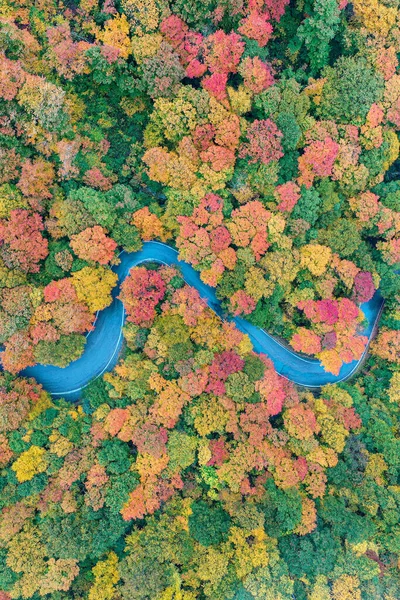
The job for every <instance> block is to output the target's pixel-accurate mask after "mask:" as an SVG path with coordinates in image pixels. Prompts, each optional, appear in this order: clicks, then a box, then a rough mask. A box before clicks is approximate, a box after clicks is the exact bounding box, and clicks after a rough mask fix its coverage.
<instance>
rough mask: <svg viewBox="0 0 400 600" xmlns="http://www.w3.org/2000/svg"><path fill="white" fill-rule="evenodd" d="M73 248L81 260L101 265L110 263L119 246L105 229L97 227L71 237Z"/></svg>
mask: <svg viewBox="0 0 400 600" xmlns="http://www.w3.org/2000/svg"><path fill="white" fill-rule="evenodd" d="M70 243H71V248H72V250H73V251H74V252H75V254H76V255H77V256H79V258H83V259H84V260H88V261H93V262H98V263H99V264H101V265H106V264H107V263H109V262H110V261H111V260H112V258H113V256H114V251H115V249H116V247H117V244H116V243H115V242H114V240H113V239H112V238H110V237H108V236H107V234H106V232H105V230H104V228H103V227H100V226H99V225H95V226H94V227H88V228H87V229H84V230H83V231H81V232H80V233H78V234H76V235H73V236H71V242H70Z"/></svg>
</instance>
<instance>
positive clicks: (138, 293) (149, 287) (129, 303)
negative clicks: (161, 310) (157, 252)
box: [119, 267, 166, 327]
mask: <svg viewBox="0 0 400 600" xmlns="http://www.w3.org/2000/svg"><path fill="white" fill-rule="evenodd" d="M165 289H166V287H165V282H164V280H163V279H162V278H161V277H160V275H159V274H158V273H157V272H156V271H148V270H147V269H146V268H145V267H135V268H134V269H132V270H131V272H130V275H129V277H127V278H126V279H125V280H124V282H123V284H122V285H121V294H120V296H119V298H120V300H121V301H122V302H123V304H124V307H125V310H126V312H127V315H128V317H127V320H128V321H131V322H132V323H135V324H136V325H140V326H141V327H146V326H149V325H151V323H152V322H153V320H154V317H155V315H156V312H155V308H156V306H157V304H158V303H159V302H160V300H162V298H163V297H164V294H165Z"/></svg>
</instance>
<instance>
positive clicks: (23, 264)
mask: <svg viewBox="0 0 400 600" xmlns="http://www.w3.org/2000/svg"><path fill="white" fill-rule="evenodd" d="M43 229H44V227H43V222H42V218H41V217H40V215H39V214H37V213H34V214H33V215H30V214H29V212H28V211H27V210H22V209H16V210H12V211H11V213H10V218H9V219H8V220H5V219H0V252H1V256H2V258H3V260H4V262H5V264H6V265H7V266H8V267H9V268H12V269H13V268H18V269H21V271H25V272H26V273H37V272H38V271H39V268H40V267H39V262H40V261H41V260H43V259H44V258H46V256H47V255H48V243H47V240H46V239H45V238H44V237H43V236H42V234H41V231H43Z"/></svg>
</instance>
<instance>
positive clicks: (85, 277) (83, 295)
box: [72, 266, 118, 312]
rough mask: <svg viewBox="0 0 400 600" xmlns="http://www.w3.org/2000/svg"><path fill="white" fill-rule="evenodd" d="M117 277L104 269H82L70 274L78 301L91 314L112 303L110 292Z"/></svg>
mask: <svg viewBox="0 0 400 600" xmlns="http://www.w3.org/2000/svg"><path fill="white" fill-rule="evenodd" d="M117 279H118V277H117V275H116V274H115V273H114V272H113V271H111V270H110V269H106V268H104V267H101V266H99V267H84V268H83V269H81V270H80V271H76V272H75V273H73V274H72V285H73V286H74V288H75V290H76V293H77V296H78V299H79V300H81V301H82V302H84V303H85V304H86V305H87V306H88V307H89V310H90V311H91V312H96V311H97V310H103V308H105V307H106V306H109V305H110V304H111V302H112V298H111V290H112V289H113V287H114V286H115V285H116V283H117Z"/></svg>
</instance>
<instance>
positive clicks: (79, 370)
mask: <svg viewBox="0 0 400 600" xmlns="http://www.w3.org/2000/svg"><path fill="white" fill-rule="evenodd" d="M120 259H121V263H120V264H119V265H118V266H116V267H115V268H114V271H115V272H116V273H117V275H118V285H117V286H116V287H115V289H114V290H113V301H112V304H111V305H110V306H109V307H107V308H105V309H104V310H102V311H101V312H99V313H98V316H97V320H96V323H95V328H94V330H93V331H92V332H91V333H90V334H89V335H88V336H87V342H86V346H85V351H84V353H83V354H82V356H81V358H79V359H78V360H76V361H74V362H72V363H71V364H70V365H69V366H68V367H65V368H60V367H52V366H45V365H36V366H34V367H30V368H28V369H25V370H24V371H22V372H21V375H24V376H27V377H34V378H35V379H36V380H37V381H38V382H39V383H41V384H42V385H43V387H44V388H45V389H46V390H47V391H48V392H50V393H51V394H52V395H53V396H62V397H65V398H66V399H68V400H77V399H78V398H79V396H80V392H81V390H82V389H83V388H84V387H85V386H86V385H87V384H88V383H89V382H90V381H91V380H92V379H95V378H97V377H100V376H101V375H102V374H103V373H105V372H106V371H111V370H112V369H113V367H114V366H115V365H116V363H117V361H118V356H119V353H120V349H121V345H122V326H123V324H124V319H125V312H124V307H123V305H122V303H121V301H120V300H118V299H117V296H118V294H119V288H120V285H121V283H122V282H123V281H124V279H125V278H126V277H127V275H128V274H129V271H130V269H131V268H132V267H134V266H136V265H139V264H141V263H143V262H148V261H154V262H158V263H161V264H167V265H177V266H178V267H179V268H180V270H181V272H182V275H183V277H184V279H185V281H186V282H187V283H188V284H189V285H191V286H193V287H195V288H196V289H197V290H198V291H199V293H200V296H201V297H202V298H204V300H205V301H206V302H207V304H208V306H209V307H210V308H212V309H213V310H214V311H215V312H216V313H217V314H219V315H220V316H221V314H222V312H221V307H220V302H219V300H218V299H217V297H216V294H215V290H214V289H213V288H211V287H209V286H208V285H206V284H205V283H203V282H202V281H201V279H200V275H199V273H198V272H197V271H195V270H194V269H193V267H191V266H190V265H189V264H187V263H185V262H183V261H180V260H178V253H177V251H176V250H174V249H173V248H171V247H170V246H167V245H166V244H161V243H159V242H145V243H144V244H143V248H142V250H140V251H138V252H132V253H127V252H123V253H121V255H120ZM382 306H383V298H382V296H381V294H380V293H379V291H377V292H376V293H375V295H374V296H373V298H372V299H371V300H370V301H369V302H366V303H364V304H362V305H361V309H362V311H363V313H364V315H365V318H366V322H367V326H366V328H365V330H364V331H363V332H362V334H363V335H366V336H367V337H368V339H370V338H371V336H372V333H373V331H374V327H375V324H376V323H377V321H378V320H379V317H380V314H381V309H382ZM232 320H233V321H234V322H235V323H236V325H237V327H238V328H239V329H240V330H241V331H242V332H244V333H247V334H248V336H249V338H250V340H251V342H252V344H253V347H254V350H255V351H256V352H259V353H264V354H266V355H268V357H269V358H270V359H271V360H272V361H273V363H274V365H275V368H276V370H277V372H278V373H279V374H280V375H283V376H284V377H286V378H287V379H290V380H291V381H293V382H295V383H297V384H300V385H303V386H306V387H320V386H322V385H325V384H327V383H336V382H339V381H343V380H344V379H347V378H348V377H350V375H352V374H353V373H354V371H355V370H356V369H357V367H358V365H359V363H360V361H353V362H351V363H349V364H346V365H343V366H342V368H341V370H340V373H339V375H332V374H331V373H327V372H326V371H325V370H324V367H323V366H322V365H321V363H320V362H319V361H317V360H312V359H307V358H305V357H303V356H299V355H298V354H297V353H296V352H294V351H292V350H290V349H288V348H286V347H284V346H282V344H280V343H279V341H278V340H276V339H274V338H273V337H272V336H271V335H269V334H268V333H267V332H266V331H263V330H262V329H259V328H258V327H256V326H254V325H251V323H249V322H248V321H246V320H245V319H241V318H233V319H232ZM361 360H362V359H361Z"/></svg>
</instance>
